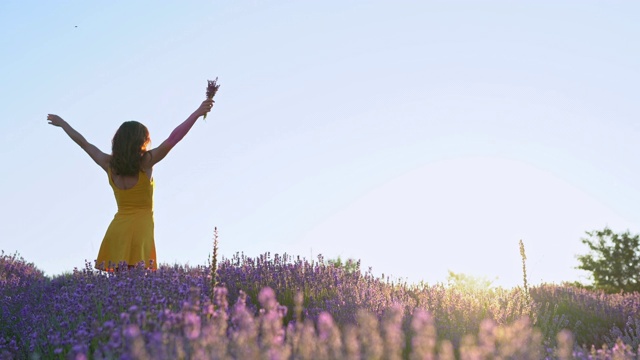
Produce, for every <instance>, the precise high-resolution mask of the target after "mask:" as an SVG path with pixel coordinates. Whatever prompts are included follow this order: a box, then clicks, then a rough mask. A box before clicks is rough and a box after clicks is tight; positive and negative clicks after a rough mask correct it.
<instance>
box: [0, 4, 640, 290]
mask: <svg viewBox="0 0 640 360" xmlns="http://www.w3.org/2000/svg"><path fill="white" fill-rule="evenodd" d="M639 12H640V5H638V4H637V3H636V2H631V1H628V2H622V1H607V2H604V1H566V2H557V1H517V2H514V1H502V2H492V1H483V2H479V1H469V2H462V1H403V0H394V1H344V0H339V1H337V0H336V1H333V0H323V1H315V2H312V1H248V0H233V1H213V0H210V1H109V2H105V1H102V2H87V1H71V0H69V1H22V0H3V1H2V2H0V49H2V50H1V51H0V102H1V106H0V110H1V111H2V114H1V115H2V116H0V129H1V130H2V131H0V141H1V143H0V144H1V146H0V164H2V169H3V170H2V173H1V174H2V176H0V199H1V200H0V204H1V205H0V206H1V208H0V210H1V217H0V249H2V250H4V251H5V252H9V253H13V252H15V251H17V252H19V253H20V254H21V255H22V256H23V257H24V258H25V259H26V260H28V261H30V262H34V263H35V264H36V265H37V266H38V267H39V268H41V269H43V270H44V271H45V272H46V273H47V274H49V275H55V274H59V273H62V272H64V271H70V270H72V269H73V268H74V267H82V266H83V265H84V261H85V259H86V260H89V261H93V259H95V257H96V255H97V252H98V249H99V247H100V243H101V241H102V237H103V236H104V232H105V231H106V229H107V226H108V225H109V222H110V221H111V219H112V218H113V215H114V213H115V211H116V204H115V200H114V198H113V193H112V191H111V188H110V187H109V185H108V181H107V177H106V174H105V173H104V172H103V171H102V169H100V167H98V166H97V165H96V164H94V163H93V162H92V161H91V159H90V158H89V157H88V156H87V155H86V154H85V153H84V152H83V151H82V150H81V149H80V148H79V147H78V146H77V145H75V144H74V143H73V142H72V141H71V140H70V139H69V138H68V137H67V136H66V135H65V133H64V132H63V131H62V130H61V129H59V128H55V127H52V126H50V125H48V124H47V122H46V115H47V114H48V113H54V114H58V115H60V116H62V117H63V118H64V119H65V120H67V121H68V122H69V123H70V124H71V125H72V126H73V127H74V128H75V129H76V130H78V131H79V132H81V133H82V134H83V135H84V136H85V137H86V138H87V139H88V140H89V141H90V142H92V143H93V144H95V145H96V146H98V147H99V148H100V149H102V150H103V151H104V152H107V153H109V152H110V150H111V149H110V141H111V138H112V136H113V134H114V132H115V130H116V129H117V128H118V126H119V125H120V124H121V123H122V122H123V121H127V120H137V121H140V122H142V123H144V124H145V125H147V127H148V128H149V130H150V132H151V138H152V141H153V143H154V144H155V145H158V144H160V143H161V142H162V141H163V140H164V139H165V138H166V137H167V136H168V135H169V133H170V132H171V131H172V130H173V128H174V127H175V126H177V125H178V124H179V123H180V122H182V121H183V120H184V119H185V118H186V117H187V116H188V115H189V114H190V113H191V112H192V111H193V110H195V109H196V108H197V106H198V105H199V104H200V102H201V101H202V100H204V91H205V86H206V80H207V79H212V78H215V77H216V76H218V77H219V83H220V84H221V87H220V91H219V92H218V94H217V96H216V101H217V102H216V106H215V107H214V109H213V111H212V112H211V114H210V115H209V117H208V118H207V120H206V122H203V121H199V122H198V123H196V125H195V126H194V127H193V129H192V130H191V132H190V133H189V134H188V135H187V136H186V137H185V138H184V140H183V141H182V142H181V143H180V144H178V145H177V146H176V148H174V149H173V150H172V152H171V153H170V154H169V156H168V157H167V158H166V159H165V160H164V161H163V162H161V163H159V164H158V165H157V166H156V168H155V169H154V178H155V183H156V188H155V223H156V227H155V231H156V247H157V252H158V260H159V261H160V262H161V263H175V262H177V263H181V264H187V263H188V264H191V265H198V264H204V263H205V262H206V259H207V256H208V254H210V253H211V247H212V241H211V239H212V233H213V228H214V226H217V227H218V228H219V231H220V251H221V253H222V255H224V256H226V257H230V256H231V255H232V254H234V253H235V252H244V253H245V254H247V255H250V256H255V255H258V254H261V253H263V252H267V251H270V252H271V253H284V252H287V253H289V254H292V255H301V256H304V257H306V258H310V257H312V256H313V257H315V256H317V255H318V254H323V255H324V256H325V258H335V257H337V256H341V257H342V258H356V259H361V260H362V265H363V267H364V268H365V269H366V268H368V267H372V268H373V272H374V274H376V275H380V274H382V273H384V274H385V275H392V276H393V277H394V278H404V279H407V280H409V281H410V282H417V281H419V280H425V281H427V282H429V283H434V282H437V281H444V280H445V279H446V275H447V271H448V270H452V271H454V272H462V273H466V274H470V275H474V276H486V277H487V278H489V279H493V278H495V277H498V280H497V282H496V283H497V284H500V285H506V286H513V285H517V284H519V283H520V282H521V263H520V256H519V251H518V240H520V239H522V240H523V241H524V244H525V247H526V251H527V255H528V261H527V265H528V272H529V277H530V278H529V280H530V282H531V283H540V282H543V281H544V282H556V283H558V282H561V281H564V280H568V281H572V280H585V276H586V274H585V273H582V272H579V271H578V270H575V269H574V267H575V266H577V264H578V263H577V260H576V259H575V255H576V254H578V253H583V252H585V251H586V247H585V246H584V245H583V244H582V243H581V242H580V238H581V237H583V236H584V235H585V234H584V232H585V231H588V230H595V229H601V228H603V227H605V226H609V227H611V228H612V229H613V230H614V231H620V232H621V231H625V230H627V229H628V230H630V231H631V232H632V233H638V232H640V206H639V205H638V204H640V190H639V187H638V184H639V183H640V170H639V167H638V163H639V159H640V144H638V139H639V138H640V123H639V122H638V118H639V116H638V115H639V114H640V102H639V101H638V98H639V95H640V91H639V87H638V84H640V67H639V66H638V64H640V50H639V47H638V38H639V35H640V24H639V23H638V21H637V15H638V13H639Z"/></svg>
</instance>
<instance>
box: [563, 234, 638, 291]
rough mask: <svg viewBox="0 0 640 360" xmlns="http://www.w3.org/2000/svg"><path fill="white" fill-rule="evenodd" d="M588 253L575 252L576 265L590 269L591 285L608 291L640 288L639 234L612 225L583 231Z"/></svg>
mask: <svg viewBox="0 0 640 360" xmlns="http://www.w3.org/2000/svg"><path fill="white" fill-rule="evenodd" d="M586 233H587V235H589V237H587V238H583V239H581V240H582V243H583V244H585V245H587V246H588V247H589V250H590V251H589V253H587V254H584V255H578V256H577V259H578V261H579V262H580V266H577V267H576V268H577V269H581V270H585V271H588V272H590V273H591V277H592V279H593V286H594V288H596V289H601V290H604V291H606V292H609V293H614V292H619V291H624V292H633V291H640V249H639V248H638V246H639V245H640V235H632V234H631V233H629V231H626V232H624V233H621V234H618V233H614V232H613V231H612V230H611V229H609V228H605V229H604V230H598V231H591V232H588V231H587V232H586Z"/></svg>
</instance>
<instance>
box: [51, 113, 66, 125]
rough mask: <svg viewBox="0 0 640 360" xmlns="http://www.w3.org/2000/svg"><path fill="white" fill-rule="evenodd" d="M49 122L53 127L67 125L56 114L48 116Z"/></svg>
mask: <svg viewBox="0 0 640 360" xmlns="http://www.w3.org/2000/svg"><path fill="white" fill-rule="evenodd" d="M47 121H49V124H51V125H53V126H62V124H64V123H65V121H64V120H62V118H61V117H60V116H58V115H55V114H48V115H47Z"/></svg>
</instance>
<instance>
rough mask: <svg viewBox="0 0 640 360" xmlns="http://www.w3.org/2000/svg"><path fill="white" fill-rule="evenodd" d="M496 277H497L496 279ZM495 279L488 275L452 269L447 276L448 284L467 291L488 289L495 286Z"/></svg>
mask: <svg viewBox="0 0 640 360" xmlns="http://www.w3.org/2000/svg"><path fill="white" fill-rule="evenodd" d="M496 279H497V278H495V279H494V280H496ZM494 280H489V279H487V277H486V276H482V277H477V276H471V275H467V274H463V273H455V272H453V271H451V270H449V275H448V276H447V284H448V285H449V286H451V287H453V288H456V289H458V290H466V291H479V290H488V289H490V288H491V287H492V286H493V281H494Z"/></svg>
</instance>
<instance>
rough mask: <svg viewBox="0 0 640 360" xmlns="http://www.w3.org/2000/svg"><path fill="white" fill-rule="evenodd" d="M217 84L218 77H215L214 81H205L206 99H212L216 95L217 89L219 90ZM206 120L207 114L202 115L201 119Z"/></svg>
mask: <svg viewBox="0 0 640 360" xmlns="http://www.w3.org/2000/svg"><path fill="white" fill-rule="evenodd" d="M217 82H218V77H216V79H215V80H207V99H213V97H214V96H216V93H217V92H218V88H220V85H218V84H217ZM206 118H207V114H204V117H203V119H206Z"/></svg>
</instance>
